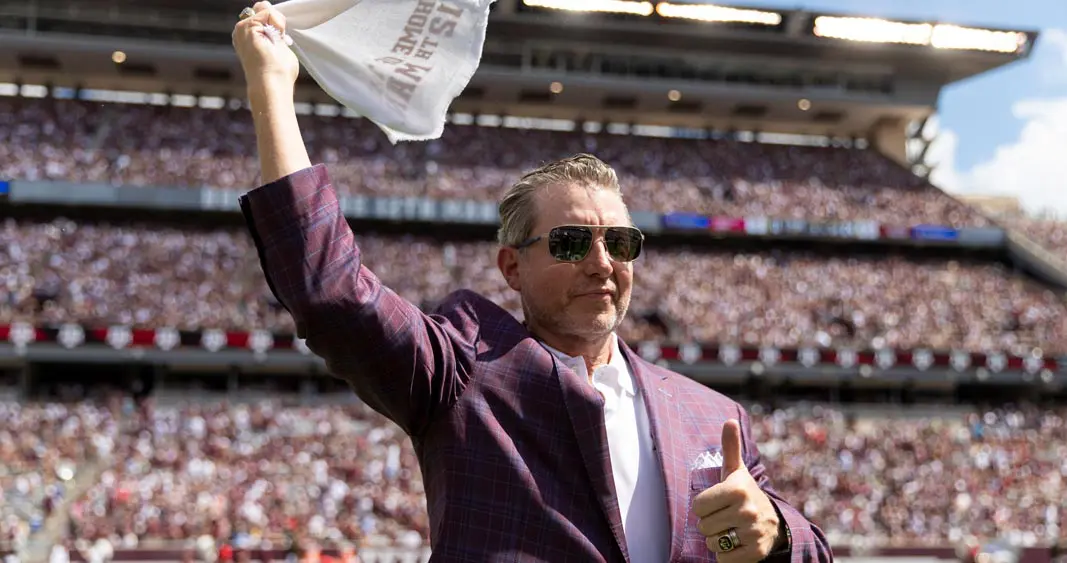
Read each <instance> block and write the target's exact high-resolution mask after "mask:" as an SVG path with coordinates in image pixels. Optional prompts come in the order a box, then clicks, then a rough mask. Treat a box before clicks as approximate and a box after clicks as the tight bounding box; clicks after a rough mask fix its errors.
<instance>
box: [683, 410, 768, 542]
mask: <svg viewBox="0 0 1067 563" xmlns="http://www.w3.org/2000/svg"><path fill="white" fill-rule="evenodd" d="M742 449H743V446H742V443H741V424H740V423H739V422H738V421H736V420H733V419H730V420H728V421H726V424H724V425H723V427H722V479H721V482H720V483H719V484H718V485H715V486H713V487H711V488H709V489H706V490H705V491H704V492H702V493H700V494H699V495H697V497H696V499H695V500H694V501H693V512H694V513H695V514H696V517H697V518H698V519H699V521H700V523H699V526H698V527H699V529H700V533H701V534H703V535H704V537H706V538H707V543H708V549H710V550H711V551H714V552H715V553H716V555H717V559H718V560H719V561H720V562H721V563H756V562H757V561H762V560H763V559H765V558H766V557H767V556H768V555H770V554H771V553H773V552H774V551H776V550H777V549H780V548H781V547H782V545H783V543H784V540H785V538H784V537H779V536H780V534H779V519H778V512H777V511H776V510H775V508H774V505H773V504H771V499H770V498H768V497H767V494H766V493H764V492H763V489H761V488H760V486H759V484H758V483H756V480H755V479H753V478H752V475H751V474H750V473H749V472H748V467H747V466H746V465H745V461H744V458H743V456H742Z"/></svg>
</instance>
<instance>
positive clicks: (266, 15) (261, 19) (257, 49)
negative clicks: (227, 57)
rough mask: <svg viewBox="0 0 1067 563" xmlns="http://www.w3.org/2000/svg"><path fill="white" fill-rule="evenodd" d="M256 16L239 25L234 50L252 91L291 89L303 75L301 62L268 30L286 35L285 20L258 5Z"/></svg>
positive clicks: (270, 7)
mask: <svg viewBox="0 0 1067 563" xmlns="http://www.w3.org/2000/svg"><path fill="white" fill-rule="evenodd" d="M252 9H253V10H254V11H255V12H256V15H254V16H252V17H250V18H247V19H243V20H241V21H239V22H237V25H236V26H234V28H233V47H234V49H235V50H236V51H237V58H239V59H240V60H241V68H242V69H244V73H245V81H246V82H247V84H248V86H249V88H291V87H292V86H293V85H294V84H295V83H296V77H297V75H299V74H300V61H298V60H297V58H296V55H294V54H293V52H292V50H290V49H289V46H288V45H286V44H285V42H284V41H281V40H280V39H279V40H275V39H272V38H271V35H270V33H269V32H268V31H267V28H266V26H267V25H271V26H273V27H274V28H275V29H276V30H278V33H279V37H280V36H281V35H284V34H285V16H283V15H282V14H281V13H280V12H278V10H277V9H275V8H274V7H272V6H271V5H270V2H257V3H256V5H255V6H253V7H252Z"/></svg>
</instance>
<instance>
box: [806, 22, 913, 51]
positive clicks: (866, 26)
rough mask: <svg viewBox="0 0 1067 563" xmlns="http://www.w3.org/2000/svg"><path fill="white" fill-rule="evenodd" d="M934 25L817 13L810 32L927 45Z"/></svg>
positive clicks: (864, 39)
mask: <svg viewBox="0 0 1067 563" xmlns="http://www.w3.org/2000/svg"><path fill="white" fill-rule="evenodd" d="M933 27H934V26H932V25H930V24H928V23H904V22H894V21H889V20H883V19H878V18H843V17H836V16H819V17H817V18H815V29H814V30H813V33H814V34H815V35H816V36H818V37H827V38H832V39H848V40H850V41H865V42H869V43H903V44H906V45H927V44H928V43H929V42H930V34H931V33H932V32H933Z"/></svg>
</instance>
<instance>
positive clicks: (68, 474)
mask: <svg viewBox="0 0 1067 563" xmlns="http://www.w3.org/2000/svg"><path fill="white" fill-rule="evenodd" d="M116 433H117V427H116V426H115V421H114V419H113V418H112V416H111V413H110V411H109V410H108V409H106V408H103V407H101V406H98V405H95V404H92V403H82V404H76V405H64V404H58V403H56V404H48V405H40V404H20V403H16V402H0V548H2V546H4V545H7V546H8V547H9V549H14V550H17V549H21V548H22V547H23V546H25V543H26V540H27V539H28V538H29V536H30V534H31V533H33V532H35V531H37V530H38V529H39V528H40V526H41V525H42V524H43V523H44V521H45V519H46V518H48V516H49V515H51V513H52V511H53V509H54V508H55V507H56V506H58V504H59V503H60V502H62V500H63V498H64V497H65V496H66V494H67V491H68V489H69V487H70V485H71V484H72V482H73V481H75V480H76V479H77V478H78V477H79V474H80V470H82V469H84V468H85V466H86V464H92V463H95V462H97V461H99V460H100V459H103V458H106V457H107V456H109V455H111V454H112V453H113V451H112V448H113V446H114V444H113V439H114V437H115V436H116Z"/></svg>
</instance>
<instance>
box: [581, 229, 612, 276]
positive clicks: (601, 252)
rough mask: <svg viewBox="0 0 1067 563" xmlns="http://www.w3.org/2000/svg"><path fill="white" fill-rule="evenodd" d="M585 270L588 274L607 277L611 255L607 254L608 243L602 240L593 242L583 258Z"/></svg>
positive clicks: (610, 266)
mask: <svg viewBox="0 0 1067 563" xmlns="http://www.w3.org/2000/svg"><path fill="white" fill-rule="evenodd" d="M584 262H585V266H586V270H587V271H589V273H590V274H600V275H608V274H610V273H611V270H612V263H611V254H610V253H609V252H608V243H607V241H605V240H604V239H603V238H598V239H596V240H594V241H593V246H592V248H590V249H589V255H588V256H586V257H585V261H584Z"/></svg>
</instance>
